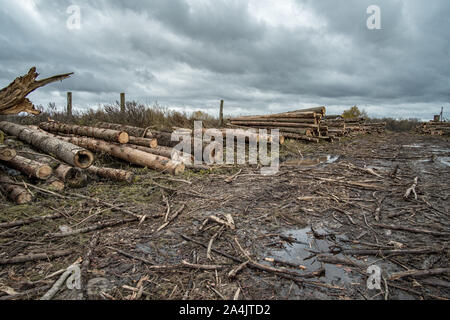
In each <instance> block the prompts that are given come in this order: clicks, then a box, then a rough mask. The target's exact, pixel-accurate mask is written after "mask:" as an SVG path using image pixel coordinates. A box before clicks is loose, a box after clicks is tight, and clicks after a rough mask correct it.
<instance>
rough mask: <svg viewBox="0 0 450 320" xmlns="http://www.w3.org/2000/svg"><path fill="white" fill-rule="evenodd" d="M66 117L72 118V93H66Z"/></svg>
mask: <svg viewBox="0 0 450 320" xmlns="http://www.w3.org/2000/svg"><path fill="white" fill-rule="evenodd" d="M67 116H68V117H72V92H67Z"/></svg>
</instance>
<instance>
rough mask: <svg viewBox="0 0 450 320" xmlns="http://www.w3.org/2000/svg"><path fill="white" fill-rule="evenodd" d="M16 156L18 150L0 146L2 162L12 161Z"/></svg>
mask: <svg viewBox="0 0 450 320" xmlns="http://www.w3.org/2000/svg"><path fill="white" fill-rule="evenodd" d="M15 156H16V150H14V149H11V148H8V147H6V146H4V145H0V160H3V161H10V160H12V159H14V157H15Z"/></svg>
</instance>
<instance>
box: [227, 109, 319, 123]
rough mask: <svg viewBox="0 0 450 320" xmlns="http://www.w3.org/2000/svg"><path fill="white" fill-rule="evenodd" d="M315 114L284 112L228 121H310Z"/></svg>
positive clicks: (311, 112)
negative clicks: (302, 119) (303, 119)
mask: <svg viewBox="0 0 450 320" xmlns="http://www.w3.org/2000/svg"><path fill="white" fill-rule="evenodd" d="M316 116H317V114H316V113H315V112H313V111H309V112H308V111H305V112H294V113H290V112H285V113H277V114H266V115H259V116H242V117H238V118H232V119H229V120H230V121H233V120H244V121H245V120H248V119H251V118H258V119H266V118H296V119H301V118H305V119H312V118H316Z"/></svg>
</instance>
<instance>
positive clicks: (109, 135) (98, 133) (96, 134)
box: [39, 122, 129, 143]
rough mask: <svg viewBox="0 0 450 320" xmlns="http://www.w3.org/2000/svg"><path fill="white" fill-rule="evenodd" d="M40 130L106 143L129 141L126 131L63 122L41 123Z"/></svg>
mask: <svg viewBox="0 0 450 320" xmlns="http://www.w3.org/2000/svg"><path fill="white" fill-rule="evenodd" d="M39 128H41V129H43V130H45V131H49V132H56V133H58V132H59V133H64V134H76V135H79V136H85V137H91V138H98V139H102V140H105V141H110V142H117V143H127V142H128V141H129V137H128V133H126V132H125V131H119V130H111V129H100V128H95V127H87V126H77V125H74V124H66V123H61V122H41V123H40V124H39Z"/></svg>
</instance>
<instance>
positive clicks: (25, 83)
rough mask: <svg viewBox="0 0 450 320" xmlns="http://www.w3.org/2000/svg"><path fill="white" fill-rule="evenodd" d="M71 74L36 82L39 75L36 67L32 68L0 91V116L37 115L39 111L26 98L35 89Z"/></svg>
mask: <svg viewBox="0 0 450 320" xmlns="http://www.w3.org/2000/svg"><path fill="white" fill-rule="evenodd" d="M72 74H73V73H66V74H60V75H56V76H53V77H50V78H46V79H42V80H38V81H36V78H37V77H38V76H39V74H38V73H36V67H32V68H31V69H30V70H29V71H28V74H26V75H24V76H22V77H18V78H16V79H15V80H14V81H13V82H11V83H10V84H9V85H8V86H7V87H6V88H3V89H1V90H0V114H4V115H6V114H18V113H20V112H27V113H30V114H39V113H40V111H39V110H36V109H35V107H34V105H33V104H32V103H31V101H30V100H29V99H27V98H26V96H27V95H28V94H30V93H31V92H33V91H34V90H36V89H37V88H40V87H43V86H45V85H47V84H49V83H52V82H55V81H62V80H64V79H66V78H68V77H70V76H71V75H72Z"/></svg>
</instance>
